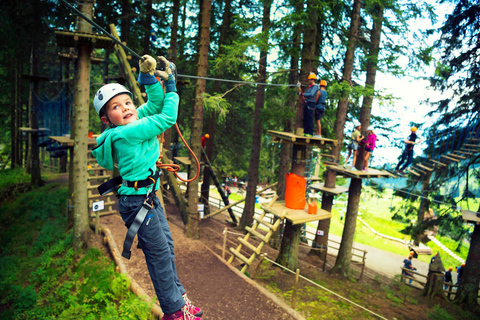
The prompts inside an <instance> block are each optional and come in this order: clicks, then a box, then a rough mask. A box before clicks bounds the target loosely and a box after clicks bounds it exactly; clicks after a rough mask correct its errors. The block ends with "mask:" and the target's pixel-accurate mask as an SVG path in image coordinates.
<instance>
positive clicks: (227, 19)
mask: <svg viewBox="0 0 480 320" xmlns="http://www.w3.org/2000/svg"><path fill="white" fill-rule="evenodd" d="M231 16H232V13H231V2H230V1H229V0H226V1H225V8H224V10H223V22H222V26H221V28H220V38H219V40H218V55H222V54H223V53H224V52H225V49H224V46H225V45H227V44H230V42H231V41H228V32H229V30H231V29H230V23H231ZM215 77H216V78H221V77H222V71H221V70H218V71H217V72H216V74H215ZM220 84H221V83H220V81H215V83H214V84H213V90H212V92H213V93H217V92H220ZM216 130H217V114H216V113H215V112H213V111H212V112H211V113H210V119H209V122H208V131H207V133H208V134H209V135H210V138H209V139H207V144H206V148H205V152H206V154H207V157H208V159H210V161H211V162H212V163H213V161H214V155H213V145H214V142H215V136H216V135H215V132H216ZM212 170H213V168H212ZM210 181H211V172H210V170H204V171H203V183H202V190H201V192H202V198H201V199H202V202H204V203H208V199H209V198H210Z"/></svg>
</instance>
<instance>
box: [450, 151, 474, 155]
mask: <svg viewBox="0 0 480 320" xmlns="http://www.w3.org/2000/svg"><path fill="white" fill-rule="evenodd" d="M453 152H455V153H459V154H466V155H469V156H472V155H473V153H471V152H467V151H463V150H455V151H453Z"/></svg>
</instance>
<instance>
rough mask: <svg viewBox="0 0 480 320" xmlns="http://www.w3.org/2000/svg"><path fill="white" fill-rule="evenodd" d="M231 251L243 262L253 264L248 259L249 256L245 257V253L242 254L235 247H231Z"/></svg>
mask: <svg viewBox="0 0 480 320" xmlns="http://www.w3.org/2000/svg"><path fill="white" fill-rule="evenodd" d="M230 252H231V253H233V255H234V256H235V257H237V258H238V259H240V260H242V261H243V262H245V263H246V264H248V265H251V262H250V261H249V260H248V258H247V257H245V256H244V255H243V254H241V253H240V252H238V251H237V250H235V249H233V248H230Z"/></svg>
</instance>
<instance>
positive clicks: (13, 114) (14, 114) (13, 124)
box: [5, 57, 22, 169]
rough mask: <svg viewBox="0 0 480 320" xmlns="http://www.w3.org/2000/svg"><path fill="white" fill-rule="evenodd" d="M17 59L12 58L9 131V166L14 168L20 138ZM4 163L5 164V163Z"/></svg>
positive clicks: (19, 146)
mask: <svg viewBox="0 0 480 320" xmlns="http://www.w3.org/2000/svg"><path fill="white" fill-rule="evenodd" d="M19 64H20V63H19V61H18V58H17V57H14V58H13V63H12V65H13V70H12V73H13V79H14V80H13V81H14V90H15V92H14V97H13V101H12V107H11V109H10V132H11V140H10V141H11V142H10V143H11V145H12V151H11V152H12V158H11V165H10V168H12V169H15V167H16V166H17V165H18V149H20V148H21V145H22V144H21V143H22V142H21V140H19V135H18V132H19V130H18V125H17V119H18V113H19V112H20V111H19V109H20V103H19V102H20V81H19V79H20V77H19V70H18V69H19ZM5 165H6V164H5Z"/></svg>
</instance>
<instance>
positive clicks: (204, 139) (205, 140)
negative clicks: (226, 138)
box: [197, 133, 210, 148]
mask: <svg viewBox="0 0 480 320" xmlns="http://www.w3.org/2000/svg"><path fill="white" fill-rule="evenodd" d="M208 138H210V135H209V134H208V133H207V134H205V135H204V136H203V137H202V138H201V139H200V141H201V142H202V148H205V146H206V145H207V139H208ZM197 141H198V140H197Z"/></svg>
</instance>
